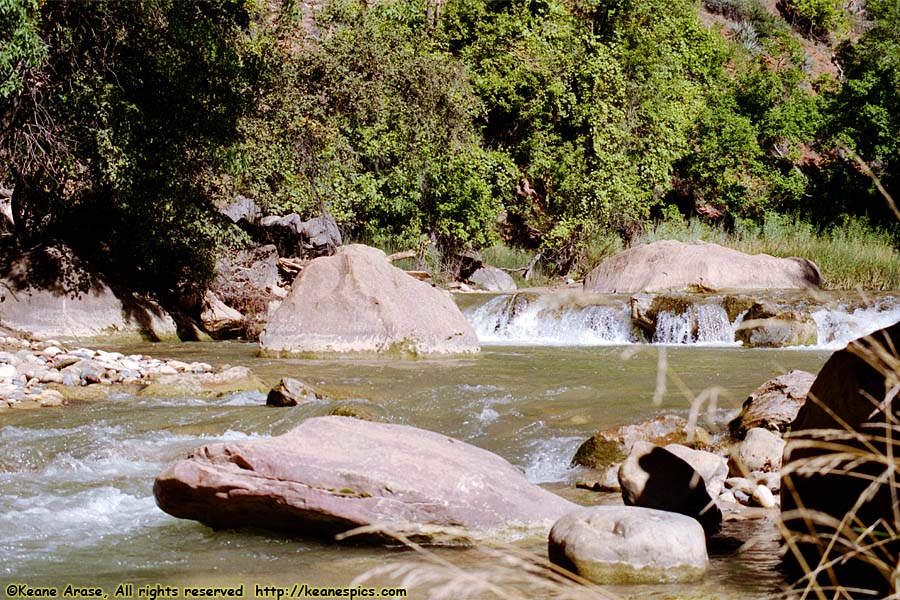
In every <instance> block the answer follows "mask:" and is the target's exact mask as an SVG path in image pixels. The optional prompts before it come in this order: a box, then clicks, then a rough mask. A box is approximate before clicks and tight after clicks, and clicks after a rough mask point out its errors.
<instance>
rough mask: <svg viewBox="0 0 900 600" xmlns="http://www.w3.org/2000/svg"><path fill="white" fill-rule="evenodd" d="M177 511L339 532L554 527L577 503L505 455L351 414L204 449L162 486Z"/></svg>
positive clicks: (163, 498)
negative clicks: (380, 528) (369, 528)
mask: <svg viewBox="0 0 900 600" xmlns="http://www.w3.org/2000/svg"><path fill="white" fill-rule="evenodd" d="M153 491H154V494H155V495H156V501H157V504H158V505H159V506H160V508H162V509H163V510H164V511H166V512H167V513H169V514H171V515H173V516H176V517H179V518H184V519H195V520H197V521H201V522H203V523H206V524H207V525H209V526H211V527H214V528H233V527H244V526H248V527H263V528H268V529H275V530H280V531H291V532H297V533H301V534H308V535H331V534H335V533H340V532H342V531H346V530H349V529H352V528H355V527H359V526H364V525H372V524H376V523H377V524H380V525H382V526H384V527H386V528H389V529H394V530H398V531H404V532H416V533H418V534H419V535H421V536H424V537H428V536H429V535H432V534H434V535H437V532H436V531H435V530H436V529H446V528H467V529H470V530H481V532H482V533H487V531H486V530H499V529H505V528H508V527H522V526H528V527H540V528H542V529H544V531H547V530H548V529H549V528H550V526H551V524H552V523H553V522H555V521H556V520H558V519H559V518H560V517H561V516H562V515H564V514H565V513H567V512H570V511H572V510H574V509H576V508H578V507H577V505H575V504H572V503H571V502H569V501H567V500H564V499H562V498H560V497H559V496H556V495H554V494H552V493H550V492H548V491H546V490H544V489H542V488H541V487H539V486H537V485H534V484H532V483H529V482H528V481H527V480H526V479H525V476H524V475H523V474H522V472H521V471H519V470H518V469H517V468H515V467H514V466H512V465H511V464H509V463H508V462H506V461H505V460H504V459H502V458H500V457H499V456H497V455H495V454H493V453H491V452H488V451H486V450H482V449H480V448H476V447H475V446H471V445H469V444H466V443H465V442H461V441H459V440H455V439H453V438H450V437H447V436H446V435H442V434H439V433H434V432H431V431H425V430H422V429H416V428H414V427H409V426H405V425H397V424H387V423H373V422H369V421H362V420H359V419H350V418H346V417H317V418H311V419H307V420H306V421H304V422H303V423H301V424H300V425H299V426H298V427H297V428H295V429H293V430H291V431H289V432H288V433H286V434H284V435H281V436H277V437H273V438H268V439H261V440H250V441H241V442H228V443H218V444H210V445H207V446H203V447H201V448H198V449H197V450H194V451H193V452H191V453H190V455H189V456H188V457H187V458H186V459H185V460H181V461H178V462H177V463H175V464H174V465H172V466H171V467H170V468H169V469H167V470H166V471H165V472H164V473H162V474H161V475H160V476H159V477H157V479H156V482H155V484H154V486H153Z"/></svg>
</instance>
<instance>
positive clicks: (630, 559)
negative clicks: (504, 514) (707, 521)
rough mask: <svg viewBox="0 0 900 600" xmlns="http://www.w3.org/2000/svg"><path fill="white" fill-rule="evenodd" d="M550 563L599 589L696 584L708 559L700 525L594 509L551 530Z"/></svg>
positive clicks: (676, 517) (639, 511) (669, 515)
mask: <svg viewBox="0 0 900 600" xmlns="http://www.w3.org/2000/svg"><path fill="white" fill-rule="evenodd" d="M548 551H549V555H550V561H551V562H553V563H554V564H557V565H559V566H561V567H563V568H565V569H568V570H569V571H572V572H573V573H577V574H578V575H580V576H581V577H584V578H585V579H588V580H590V581H593V582H594V583H599V584H639V583H644V584H652V583H676V582H679V583H680V582H691V581H697V580H699V579H701V578H702V577H703V575H704V574H705V573H706V569H707V568H708V566H709V558H708V556H707V553H706V537H705V536H704V534H703V528H702V527H701V526H700V524H699V523H698V522H697V521H696V520H694V519H692V518H690V517H687V516H684V515H680V514H677V513H673V512H666V511H662V510H654V509H650V508H639V507H635V506H592V507H589V508H582V509H580V510H577V511H574V512H571V513H569V514H567V515H565V516H564V517H562V518H561V519H560V520H559V521H557V522H556V524H555V525H554V526H553V529H551V530H550V539H549V548H548Z"/></svg>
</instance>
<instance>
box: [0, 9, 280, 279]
mask: <svg viewBox="0 0 900 600" xmlns="http://www.w3.org/2000/svg"><path fill="white" fill-rule="evenodd" d="M252 6H253V5H252V4H251V3H247V2H242V1H237V0H205V1H202V2H179V1H177V0H136V1H134V2H128V3H123V2H116V1H114V0H98V1H96V2H91V3H84V2H78V1H74V0H72V1H69V0H60V1H55V2H47V3H44V4H43V5H42V6H41V7H40V9H39V11H34V10H32V12H29V13H27V14H28V15H31V16H30V17H29V18H30V19H31V21H29V23H30V24H31V25H30V26H32V29H30V30H29V31H36V32H37V33H38V35H39V36H40V40H41V45H42V47H43V48H44V49H45V50H44V52H43V55H42V57H41V60H40V61H39V64H36V63H37V62H38V61H36V60H34V61H32V63H31V67H30V71H29V72H28V73H27V75H26V76H24V77H23V76H20V80H21V81H22V83H20V84H16V83H15V80H14V79H9V78H8V79H7V81H6V85H5V87H4V88H3V89H12V90H14V91H13V92H12V93H11V94H10V95H9V96H8V97H7V98H6V99H4V100H3V103H2V104H0V114H2V120H0V122H2V123H3V126H4V127H3V130H2V131H0V147H2V149H3V153H4V157H5V158H6V160H5V161H4V162H5V165H4V169H5V172H4V173H3V174H2V177H3V178H4V179H7V180H11V181H12V182H13V183H14V185H15V193H14V196H13V201H14V205H15V207H16V213H17V215H16V216H17V228H18V231H17V233H18V237H19V239H20V241H22V243H32V242H36V241H40V240H42V239H48V238H61V239H64V240H66V241H67V242H69V243H70V244H72V245H73V246H75V247H76V248H77V249H78V250H80V251H81V252H82V253H83V254H84V255H86V256H87V257H89V258H91V259H93V260H94V261H95V262H97V263H99V264H101V265H102V266H103V267H104V268H106V269H107V270H109V271H111V272H115V273H116V274H117V275H119V276H121V277H123V278H124V279H125V280H126V281H127V282H128V283H131V284H132V285H134V286H135V287H137V288H140V289H145V290H149V289H152V290H170V291H173V292H174V291H175V290H176V289H177V288H178V287H179V286H183V285H184V284H186V283H187V282H189V281H192V280H193V281H196V282H197V283H198V284H200V285H203V283H204V282H205V281H207V280H208V279H209V278H210V277H211V275H212V254H211V252H210V250H211V248H212V247H213V245H214V241H215V240H214V237H215V233H216V230H215V228H214V226H213V218H212V217H211V215H212V210H211V209H212V202H211V201H212V197H213V194H212V190H211V189H210V188H209V185H208V183H209V177H208V174H209V173H210V172H211V170H212V169H213V168H214V166H215V165H216V164H217V161H218V160H219V155H220V153H221V149H222V148H223V147H226V146H228V145H229V144H231V143H233V142H234V141H235V139H236V135H237V127H236V125H237V120H238V118H239V117H240V116H241V115H243V114H245V113H247V112H248V111H249V110H251V108H252V106H253V100H254V98H253V97H252V95H250V94H248V93H247V92H248V89H250V87H251V86H252V85H253V82H254V80H255V79H257V78H259V77H260V76H261V75H262V73H263V72H264V66H265V61H264V60H263V59H264V56H263V55H262V54H261V53H260V51H259V48H258V46H257V45H255V44H254V40H253V38H252V36H251V35H249V32H250V24H251V17H252V15H251V13H250V9H251V7H252ZM33 8H34V7H32V9H33ZM34 56H37V55H34ZM20 71H21V69H20ZM16 88H18V90H17V91H16ZM34 130H37V131H39V133H38V134H34V133H31V134H29V132H31V131H34ZM23 132H24V133H23ZM29 135H30V137H29Z"/></svg>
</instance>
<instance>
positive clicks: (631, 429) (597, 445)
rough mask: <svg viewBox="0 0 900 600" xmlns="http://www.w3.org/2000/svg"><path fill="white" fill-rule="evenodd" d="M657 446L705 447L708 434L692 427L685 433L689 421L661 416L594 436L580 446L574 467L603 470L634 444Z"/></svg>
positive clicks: (574, 459)
mask: <svg viewBox="0 0 900 600" xmlns="http://www.w3.org/2000/svg"><path fill="white" fill-rule="evenodd" d="M639 441H643V442H650V443H651V444H654V445H657V446H664V445H666V444H684V445H689V446H695V447H704V446H706V445H708V444H709V443H710V442H711V437H710V435H709V432H707V431H705V430H703V429H701V428H699V427H695V428H694V430H693V432H691V433H689V432H688V420H687V419H685V418H684V417H679V416H677V415H660V416H658V417H653V418H652V419H648V420H647V421H644V422H642V423H635V424H629V425H622V426H620V427H614V428H612V429H607V430H606V431H601V432H598V433H595V434H594V435H593V436H591V437H590V438H589V439H587V440H586V441H585V442H584V443H582V444H581V446H579V448H578V450H577V451H576V452H575V456H574V457H573V458H572V464H573V465H581V466H585V467H590V468H593V469H606V468H607V467H609V466H610V465H612V464H614V463H618V462H621V461H623V460H625V458H626V457H627V456H628V454H629V453H630V452H631V448H632V446H634V444H635V443H636V442H639Z"/></svg>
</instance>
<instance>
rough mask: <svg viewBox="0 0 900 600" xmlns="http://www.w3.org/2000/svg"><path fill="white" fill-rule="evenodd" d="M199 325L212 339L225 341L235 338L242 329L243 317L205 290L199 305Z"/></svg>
mask: <svg viewBox="0 0 900 600" xmlns="http://www.w3.org/2000/svg"><path fill="white" fill-rule="evenodd" d="M200 324H201V325H203V329H205V330H206V332H207V333H208V334H209V335H210V336H212V337H213V338H214V339H226V338H231V337H237V335H238V334H239V333H240V332H241V329H242V327H243V324H244V317H243V315H241V313H240V312H238V311H237V310H235V309H233V308H231V307H230V306H228V305H227V304H225V303H224V302H222V301H221V300H219V297H218V296H216V295H215V294H214V293H212V292H211V291H208V290H207V292H206V294H205V295H204V296H203V302H202V305H201V310H200Z"/></svg>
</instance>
